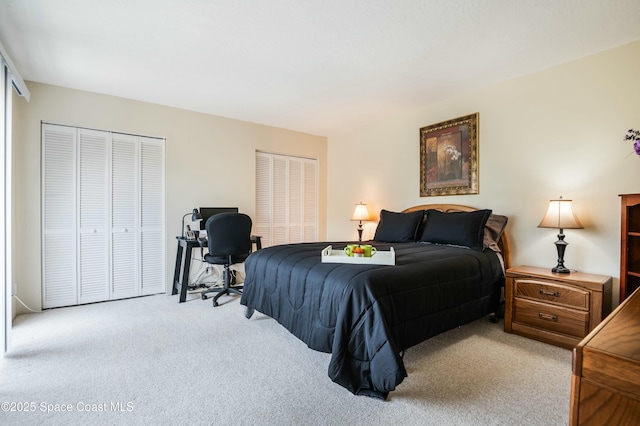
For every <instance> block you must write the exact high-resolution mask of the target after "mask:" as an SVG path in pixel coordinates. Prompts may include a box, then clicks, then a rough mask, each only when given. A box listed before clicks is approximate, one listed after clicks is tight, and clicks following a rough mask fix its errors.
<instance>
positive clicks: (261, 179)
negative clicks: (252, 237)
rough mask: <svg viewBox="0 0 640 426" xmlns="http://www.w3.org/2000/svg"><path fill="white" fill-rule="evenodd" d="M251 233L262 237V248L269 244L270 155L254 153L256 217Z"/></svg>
mask: <svg viewBox="0 0 640 426" xmlns="http://www.w3.org/2000/svg"><path fill="white" fill-rule="evenodd" d="M253 233H254V234H256V235H260V236H261V237H262V241H261V242H262V247H269V246H271V245H273V244H272V243H271V155H269V154H265V153H262V152H256V217H255V220H254V223H253Z"/></svg>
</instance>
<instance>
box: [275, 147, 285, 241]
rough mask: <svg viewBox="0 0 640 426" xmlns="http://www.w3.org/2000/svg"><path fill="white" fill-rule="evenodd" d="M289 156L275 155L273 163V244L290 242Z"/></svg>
mask: <svg viewBox="0 0 640 426" xmlns="http://www.w3.org/2000/svg"><path fill="white" fill-rule="evenodd" d="M287 162H288V160H287V157H284V156H280V155H274V156H273V165H272V167H273V168H272V170H271V172H272V174H273V175H272V180H271V181H272V183H273V187H272V188H271V190H272V205H271V211H272V213H271V215H272V216H271V217H272V222H271V243H272V244H273V245H278V244H287V243H288V242H289V232H288V231H289V214H288V212H289V191H288V185H287V184H288V181H289V179H288V177H287V175H288V173H287V171H288V170H287V169H288V165H287Z"/></svg>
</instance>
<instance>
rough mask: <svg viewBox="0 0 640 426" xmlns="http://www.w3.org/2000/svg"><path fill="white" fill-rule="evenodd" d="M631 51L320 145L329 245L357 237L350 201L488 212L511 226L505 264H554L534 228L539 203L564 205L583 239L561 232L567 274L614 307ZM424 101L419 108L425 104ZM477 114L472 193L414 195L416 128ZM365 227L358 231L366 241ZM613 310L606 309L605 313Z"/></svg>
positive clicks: (543, 232) (636, 84) (635, 52)
mask: <svg viewBox="0 0 640 426" xmlns="http://www.w3.org/2000/svg"><path fill="white" fill-rule="evenodd" d="M639 70H640V42H635V43H632V44H629V45H625V46H622V47H619V48H616V49H613V50H610V51H606V52H604V53H601V54H598V55H594V56H590V57H587V58H583V59H580V60H576V61H573V62H570V63H567V64H563V65H559V66H557V67H554V68H551V69H547V70H544V71H541V72H537V73H535V74H531V75H528V76H525V77H521V78H518V79H514V80H511V81H507V82H503V83H499V84H496V85H493V86H490V87H486V88H483V89H481V90H477V91H473V92H468V93H464V94H461V95H459V96H456V97H454V98H452V99H449V100H447V101H445V102H440V103H438V104H436V105H430V106H425V107H424V108H421V109H417V110H415V111H413V112H411V113H407V114H404V115H402V116H397V117H389V118H388V119H386V120H382V121H379V122H377V123H375V124H372V125H370V126H366V127H364V128H362V129H359V130H358V131H354V132H352V133H348V134H342V135H338V136H331V137H330V138H329V181H328V194H329V198H328V210H327V211H328V223H329V233H328V238H329V239H330V240H344V239H353V238H357V234H356V224H355V223H354V222H350V221H349V218H350V216H351V214H352V212H353V209H354V205H355V203H357V202H360V201H362V202H365V203H367V204H368V205H369V206H370V207H371V210H372V211H373V212H376V214H377V213H378V212H379V211H380V209H382V208H385V209H389V210H395V211H398V210H401V209H403V208H406V207H409V206H412V205H417V204H426V203H456V204H465V205H470V206H474V207H482V208H491V209H493V210H494V211H495V212H496V213H500V214H505V215H508V216H509V218H510V221H509V225H508V231H509V232H510V235H511V242H512V245H513V264H514V265H517V264H528V265H534V266H541V267H549V268H551V267H552V266H555V263H556V257H557V256H556V249H555V246H554V245H553V242H554V241H555V240H556V235H557V230H553V229H543V228H538V227H537V225H538V223H539V222H540V220H541V219H542V216H543V215H544V213H545V212H546V207H547V205H548V200H549V199H552V198H556V197H558V196H559V195H562V196H563V197H564V198H566V199H573V205H574V211H575V212H576V214H577V216H578V217H579V219H580V220H581V221H582V224H583V225H584V226H585V229H581V230H565V234H566V241H568V242H569V243H570V245H569V247H568V248H567V253H566V256H565V261H566V262H565V264H566V266H567V267H569V268H572V269H577V270H580V271H583V272H589V273H599V274H605V275H611V276H613V277H615V278H616V279H614V300H617V298H618V288H617V286H618V280H617V277H619V267H620V266H619V258H620V253H619V252H620V200H619V197H618V194H622V193H637V192H640V157H638V156H636V155H635V154H631V153H632V152H633V148H632V145H631V144H630V143H628V142H624V141H622V139H623V137H624V136H625V134H626V131H627V130H628V129H629V128H632V127H633V128H635V129H638V128H640V78H638V75H639V74H638V72H639ZM428 104H429V100H428V99H425V105H428ZM475 112H478V113H479V114H480V122H479V149H480V152H479V155H480V160H479V168H480V174H479V183H480V186H479V188H480V191H479V194H477V195H464V196H447V197H427V198H421V197H420V196H419V178H420V175H419V165H420V159H419V137H418V134H419V129H420V127H422V126H427V125H430V124H434V123H437V122H440V121H445V120H448V119H451V118H456V117H460V116H463V115H467V114H470V113H475ZM375 226H376V223H368V224H367V225H366V227H365V235H364V237H365V238H372V237H373V234H374V232H375ZM614 305H615V303H614Z"/></svg>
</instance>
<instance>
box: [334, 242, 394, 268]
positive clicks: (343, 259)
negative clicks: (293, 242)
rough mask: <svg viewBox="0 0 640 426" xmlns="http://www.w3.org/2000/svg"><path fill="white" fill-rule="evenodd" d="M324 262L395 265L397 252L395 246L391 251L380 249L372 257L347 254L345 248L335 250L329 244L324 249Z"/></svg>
mask: <svg viewBox="0 0 640 426" xmlns="http://www.w3.org/2000/svg"><path fill="white" fill-rule="evenodd" d="M322 263H353V264H357V265H395V264H396V252H395V251H394V250H393V247H391V248H390V250H389V251H382V250H378V251H377V252H376V253H375V254H374V255H373V256H371V257H355V256H347V254H346V253H345V252H344V250H333V248H332V246H327V247H325V248H324V249H323V250H322Z"/></svg>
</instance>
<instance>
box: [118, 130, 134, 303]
mask: <svg viewBox="0 0 640 426" xmlns="http://www.w3.org/2000/svg"><path fill="white" fill-rule="evenodd" d="M139 139H140V138H139V137H137V136H132V135H124V134H120V133H112V135H111V299H122V298H125V297H134V296H138V295H139V294H140V268H139V265H140V261H139V259H140V255H139V253H140V252H139V241H138V234H139V230H138V217H139V211H140V209H139V204H140V203H139V198H140V197H139V193H138V192H139V190H138V188H139V177H138V173H137V170H138V169H139V167H138V157H139V156H138V153H139V150H140V149H139V147H140V143H139Z"/></svg>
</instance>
